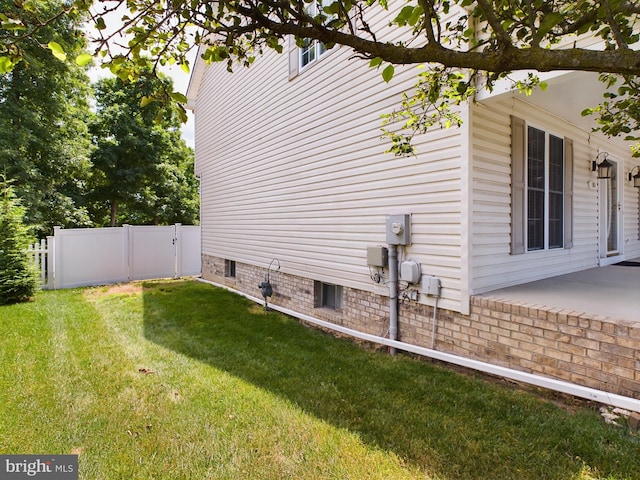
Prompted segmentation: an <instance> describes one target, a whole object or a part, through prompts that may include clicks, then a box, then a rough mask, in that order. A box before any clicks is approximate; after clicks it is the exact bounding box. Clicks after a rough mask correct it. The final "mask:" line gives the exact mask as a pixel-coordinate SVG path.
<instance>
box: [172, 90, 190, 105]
mask: <svg viewBox="0 0 640 480" xmlns="http://www.w3.org/2000/svg"><path fill="white" fill-rule="evenodd" d="M169 96H170V97H171V98H172V99H173V100H175V101H176V102H178V103H187V102H188V101H189V99H188V98H187V97H186V96H185V95H183V94H182V93H180V92H171V93H170V94H169Z"/></svg>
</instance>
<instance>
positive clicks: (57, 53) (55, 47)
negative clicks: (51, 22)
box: [47, 42, 67, 62]
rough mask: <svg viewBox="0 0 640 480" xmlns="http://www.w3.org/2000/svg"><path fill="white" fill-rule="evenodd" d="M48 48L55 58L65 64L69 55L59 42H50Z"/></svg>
mask: <svg viewBox="0 0 640 480" xmlns="http://www.w3.org/2000/svg"><path fill="white" fill-rule="evenodd" d="M47 46H48V47H49V50H51V53H52V54H53V56H54V57H56V58H57V59H58V60H60V61H62V62H64V61H65V60H66V59H67V54H66V53H64V50H63V49H62V46H61V45H60V44H59V43H58V42H49V43H48V45H47Z"/></svg>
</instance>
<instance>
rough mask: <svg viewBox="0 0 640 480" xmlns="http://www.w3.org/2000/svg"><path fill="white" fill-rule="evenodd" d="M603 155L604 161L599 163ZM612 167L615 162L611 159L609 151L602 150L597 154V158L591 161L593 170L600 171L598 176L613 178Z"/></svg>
mask: <svg viewBox="0 0 640 480" xmlns="http://www.w3.org/2000/svg"><path fill="white" fill-rule="evenodd" d="M600 157H602V161H601V162H600V163H598V159H600ZM611 167H613V163H611V162H610V161H609V154H608V153H607V152H600V153H598V155H596V159H595V160H594V161H593V162H591V171H592V172H595V171H596V170H597V171H598V178H611Z"/></svg>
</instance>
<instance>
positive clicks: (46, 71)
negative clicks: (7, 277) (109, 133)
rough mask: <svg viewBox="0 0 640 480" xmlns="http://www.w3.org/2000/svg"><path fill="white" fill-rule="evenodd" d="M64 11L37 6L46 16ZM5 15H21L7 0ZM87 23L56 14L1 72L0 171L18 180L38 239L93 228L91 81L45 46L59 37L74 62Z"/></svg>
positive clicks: (2, 2) (1, 0)
mask: <svg viewBox="0 0 640 480" xmlns="http://www.w3.org/2000/svg"><path fill="white" fill-rule="evenodd" d="M61 5H62V4H61V3H59V2H58V1H57V0H56V1H53V0H52V1H50V2H38V7H39V8H40V9H41V11H42V14H43V15H47V16H51V15H54V14H55V12H58V11H59V9H60V6H61ZM0 11H1V12H3V13H0V18H2V16H3V15H5V16H6V15H7V13H10V12H18V11H20V10H19V9H18V7H17V6H16V4H15V3H14V1H13V0H0ZM82 22H83V21H82V18H81V17H79V16H74V15H64V16H57V17H55V16H54V18H53V20H51V21H50V22H49V23H48V24H47V25H43V26H41V27H40V28H39V29H37V30H36V31H34V34H33V36H31V37H26V38H24V39H23V40H22V41H21V42H20V55H21V57H20V58H21V61H20V62H19V63H18V64H16V65H15V66H14V67H13V68H12V69H11V71H9V72H6V73H4V74H0V172H1V173H2V174H4V175H6V176H7V178H9V179H11V180H12V181H13V187H14V188H15V192H16V194H17V195H18V197H20V198H21V200H22V202H23V206H24V207H25V209H26V217H25V222H26V223H27V224H29V225H31V226H32V227H33V228H34V231H35V233H37V234H38V235H39V236H44V235H50V234H51V232H52V231H53V226H54V225H61V226H66V227H69V226H85V225H87V224H88V223H89V217H88V214H87V211H86V209H85V208H84V207H83V206H82V196H83V193H84V184H85V182H86V179H87V175H88V168H89V149H90V143H89V139H88V134H87V127H86V122H87V121H88V118H89V117H90V115H91V111H90V107H89V98H90V94H91V89H90V87H89V79H88V77H87V75H86V73H85V69H84V68H82V67H80V66H78V65H77V64H76V63H75V62H70V61H68V60H65V59H60V58H56V57H55V56H53V55H51V51H50V50H49V49H48V48H46V49H43V48H42V45H47V44H48V43H49V42H52V41H54V39H55V40H56V41H57V42H59V44H60V45H64V49H65V50H66V51H67V52H68V53H69V56H71V55H78V54H81V53H82V52H83V51H84V50H83V49H84V47H85V38H84V35H83V32H82V30H81V27H82V24H83V23H82ZM16 48H17V47H16ZM0 51H1V50H0Z"/></svg>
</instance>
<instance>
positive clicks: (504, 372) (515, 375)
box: [198, 278, 640, 412]
mask: <svg viewBox="0 0 640 480" xmlns="http://www.w3.org/2000/svg"><path fill="white" fill-rule="evenodd" d="M198 280H199V281H201V282H204V283H208V284H210V285H214V286H216V287H219V288H224V289H225V290H229V291H231V292H233V293H236V294H238V295H242V296H243V297H246V298H248V299H249V300H252V301H254V302H256V303H259V304H264V302H263V301H262V300H260V299H259V298H256V297H253V296H251V295H247V294H246V293H243V292H240V291H238V290H235V289H233V288H230V287H227V286H226V285H222V284H218V283H215V282H211V281H209V280H204V279H201V278H199V279H198ZM270 308H271V309H272V310H277V311H279V312H281V313H284V314H285V315H289V316H291V317H295V318H298V319H300V320H303V321H305V322H309V323H313V324H315V325H319V326H321V327H324V328H327V329H330V330H335V331H337V332H341V333H344V334H347V335H350V336H352V337H355V338H360V339H362V340H366V341H368V342H374V343H379V344H380V345H386V346H388V347H391V348H394V349H395V348H397V349H400V350H404V351H406V352H411V353H416V354H418V355H422V356H425V357H429V358H435V359H436V360H441V361H443V362H447V363H452V364H454V365H460V366H462V367H466V368H471V369H474V370H478V371H480V372H484V373H489V374H491V375H497V376H499V377H503V378H509V379H511V380H516V381H518V382H523V383H528V384H530V385H536V386H538V387H542V388H546V389H549V390H554V391H556V392H562V393H567V394H569V395H573V396H575V397H580V398H586V399H587V400H591V401H593V402H598V403H603V404H605V405H612V406H614V407H619V408H624V409H625V410H630V411H633V412H640V400H637V399H635V398H631V397H625V396H623V395H618V394H615V393H609V392H605V391H602V390H596V389H595V388H589V387H583V386H581V385H576V384H574V383H570V382H565V381H563V380H556V379H554V378H548V377H543V376H541V375H535V374H533V373H526V372H521V371H519V370H513V369H511V368H506V367H500V366H498V365H493V364H491V363H485V362H480V361H478V360H472V359H470V358H465V357H459V356H457V355H452V354H450V353H444V352H439V351H437V350H431V349H429V348H425V347H419V346H417V345H411V344H410V343H404V342H398V341H397V340H391V339H389V338H384V337H378V336H377V335H371V334H368V333H363V332H359V331H357V330H352V329H350V328H347V327H342V326H340V325H336V324H334V323H330V322H326V321H324V320H320V319H319V318H315V317H312V316H310V315H305V314H303V313H298V312H294V311H293V310H289V309H288V308H284V307H280V306H278V305H273V304H271V305H270Z"/></svg>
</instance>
